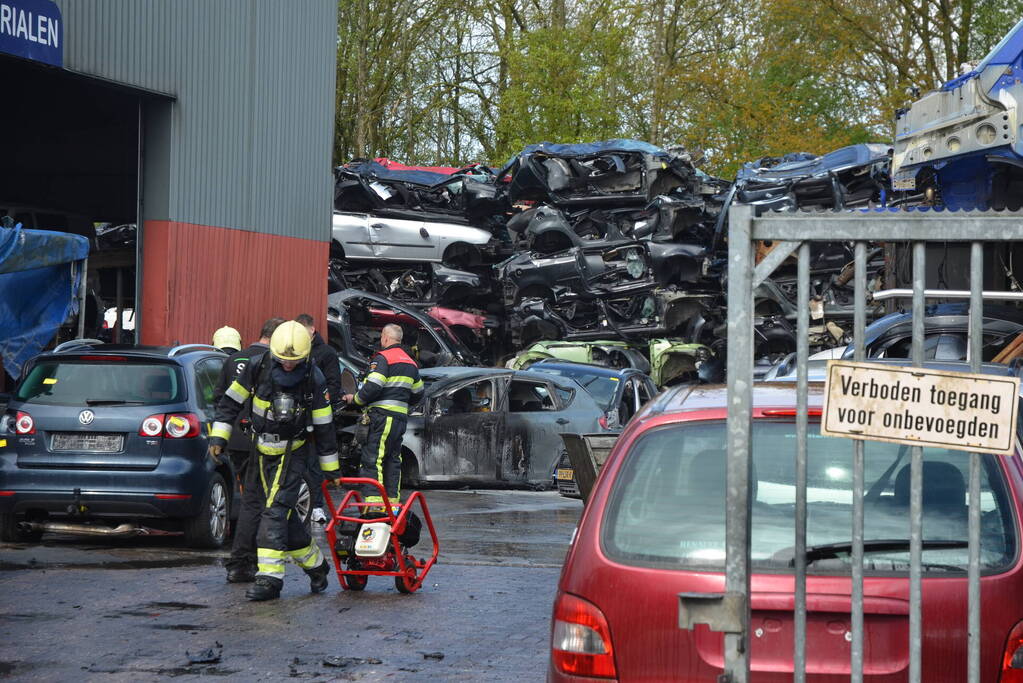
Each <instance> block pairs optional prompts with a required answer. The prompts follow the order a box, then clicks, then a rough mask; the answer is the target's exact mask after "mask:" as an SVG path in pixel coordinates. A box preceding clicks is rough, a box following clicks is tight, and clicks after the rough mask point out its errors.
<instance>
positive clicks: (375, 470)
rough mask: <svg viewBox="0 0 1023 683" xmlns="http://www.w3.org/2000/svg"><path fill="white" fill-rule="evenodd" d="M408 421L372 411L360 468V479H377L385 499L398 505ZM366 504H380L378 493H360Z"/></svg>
mask: <svg viewBox="0 0 1023 683" xmlns="http://www.w3.org/2000/svg"><path fill="white" fill-rule="evenodd" d="M407 424H408V419H407V418H406V417H405V416H404V415H402V414H400V413H392V412H391V411H388V410H379V409H375V408H371V409H370V411H369V438H367V439H366V443H364V444H363V445H362V468H361V469H360V470H359V476H360V477H365V478H367V479H376V480H377V481H379V482H380V483H382V484H383V485H384V489H385V490H386V491H387V498H388V499H389V500H391V501H392V502H394V503H397V502H399V501H401V440H402V437H403V436H404V435H405V427H406V425H407ZM363 495H364V496H366V501H367V502H371V503H372V502H378V501H380V492H379V491H378V490H377V489H372V490H371V489H369V488H368V487H367V489H366V490H365V491H363Z"/></svg>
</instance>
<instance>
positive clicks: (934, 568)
mask: <svg viewBox="0 0 1023 683" xmlns="http://www.w3.org/2000/svg"><path fill="white" fill-rule="evenodd" d="M725 441H726V431H725V423H724V422H690V423H686V424H680V425H672V426H667V427H661V428H658V429H655V430H651V431H650V432H649V433H647V434H645V435H643V436H641V437H640V438H639V439H638V440H637V441H636V442H635V443H634V444H633V446H632V447H631V449H630V450H629V452H628V453H627V454H626V457H625V461H624V462H623V463H622V468H621V470H620V471H619V473H618V475H617V477H616V481H615V483H614V487H613V489H612V492H611V497H610V500H609V502H608V505H607V508H606V510H605V513H604V519H603V523H602V532H601V533H602V541H603V547H604V551H605V552H606V553H607V555H608V556H609V557H610V558H612V559H614V560H616V561H618V562H622V563H625V564H633V565H640V566H653V567H666V568H679V569H681V568H687V569H688V568H693V569H712V570H713V569H723V568H724V560H725V446H724V444H725ZM795 452H796V435H795V425H794V423H790V422H779V421H769V420H760V421H756V422H754V426H753V479H752V482H754V483H753V486H754V494H755V499H754V503H753V516H752V545H751V553H752V562H753V566H754V568H756V569H760V570H782V571H784V570H786V569H787V570H790V571H791V570H792V567H793V566H794V565H793V562H794V543H795V528H794V521H793V520H794V516H795V491H796V489H795V462H794V461H795ZM852 452H853V446H852V442H851V441H849V440H846V439H836V438H830V437H823V436H820V435H819V434H815V433H814V429H813V428H812V427H811V429H810V436H809V440H808V461H807V520H808V521H807V541H806V542H807V547H808V549H810V550H811V551H812V552H811V553H808V558H809V560H810V564H809V571H810V572H811V573H827V572H828V571H829V570H831V571H837V572H848V571H849V566H850V551H849V550H848V549H846V548H844V547H843V545H844V544H848V543H851V541H852V535H851V530H852ZM970 457H971V456H969V455H968V454H966V453H963V452H959V451H949V450H944V449H938V448H925V449H924V469H923V507H924V517H923V534H924V543H925V548H924V552H923V570H924V571H928V572H938V573H940V572H955V571H958V570H960V569H961V570H963V571H965V569H966V566H967V561H968V554H967V548H966V547H965V543H966V540H967V538H968V535H967V514H968V506H967V485H966V482H967V481H968V476H969V475H968V472H969V458H970ZM909 461H910V454H909V448H908V447H904V446H899V445H897V444H888V443H878V442H870V441H868V442H866V443H865V448H864V464H865V466H864V477H865V489H864V490H865V495H864V526H865V534H864V539H865V547H866V551H865V564H864V569H865V570H867V571H874V572H908V571H909V536H910V531H909V475H910V465H909ZM982 463H983V466H982V468H981V512H982V517H981V519H982V522H981V524H982V530H981V533H982V536H981V567H982V569H983V570H984V571H985V572H993V571H998V570H1001V569H1004V568H1007V567H1008V566H1010V565H1011V564H1012V562H1013V561H1014V558H1015V556H1016V549H1017V538H1018V536H1017V532H1016V523H1015V519H1014V515H1013V513H1012V506H1011V505H1010V502H1009V497H1008V493H1007V487H1006V483H1005V481H1004V473H1003V471H1002V469H1001V467H1000V466H999V463H998V461H997V459H996V457H995V456H983V458H982ZM902 540H905V547H902V546H901V545H900V541H902ZM881 541H891V543H881ZM928 541H945V542H947V543H935V544H932V545H933V546H934V547H931V548H928V547H926V546H927V542H928ZM872 542H873V543H872ZM957 542H960V543H959V544H961V545H962V547H949V546H956V545H957ZM872 546H873V547H872Z"/></svg>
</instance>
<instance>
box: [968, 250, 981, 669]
mask: <svg viewBox="0 0 1023 683" xmlns="http://www.w3.org/2000/svg"><path fill="white" fill-rule="evenodd" d="M983 247H984V245H983V243H981V242H973V243H972V244H971V245H970V345H969V349H970V370H971V371H972V372H980V364H981V362H982V361H983V360H984V358H983V349H984V301H983V292H982V288H983V284H984V251H983ZM969 458H970V484H969V487H970V488H969V491H970V492H969V507H970V517H969V533H968V535H967V538H968V539H969V554H970V556H969V578H968V581H967V594H968V600H967V633H968V634H969V635H968V638H967V664H966V671H967V680H968V683H980V458H981V455H980V454H979V453H970V454H969Z"/></svg>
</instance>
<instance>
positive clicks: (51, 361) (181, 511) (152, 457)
mask: <svg viewBox="0 0 1023 683" xmlns="http://www.w3.org/2000/svg"><path fill="white" fill-rule="evenodd" d="M225 358H226V356H225V355H224V354H223V353H221V352H220V351H218V350H217V349H215V348H213V347H211V346H204V345H187V346H178V347H175V348H167V347H152V346H148V347H147V346H115V345H110V344H95V345H94V344H90V343H89V342H87V341H82V340H76V341H73V342H67V343H65V344H62V345H60V346H58V347H57V348H56V349H54V350H53V351H52V352H49V353H44V354H41V355H39V356H37V357H36V358H34V359H33V360H32V361H31V362H30V363H29V365H28V366H26V368H25V370H24V372H23V373H22V377H21V380H20V381H19V382H18V384H17V386H16V387H15V389H14V393H13V394H12V395H11V396H10V400H9V403H8V404H7V409H6V412H5V414H4V416H3V418H2V419H0V539H2V540H4V541H15V540H31V539H33V538H38V537H39V536H40V535H41V534H42V533H43V532H66V533H78V534H88V535H97V536H131V535H139V534H145V533H152V532H154V531H155V532H160V531H165V532H166V531H177V532H184V536H185V540H186V542H187V543H188V544H189V545H192V546H195V547H204V548H215V547H219V546H221V545H223V544H224V542H225V540H226V539H227V537H228V534H229V527H230V518H231V516H232V515H231V509H232V502H233V500H234V499H235V498H236V496H234V495H233V494H234V491H235V488H236V486H235V481H236V479H235V476H234V472H233V471H232V469H231V465H230V463H229V462H228V458H222V461H223V462H222V464H220V465H215V464H214V463H213V461H212V459H211V458H209V457H208V456H207V455H206V449H207V425H209V424H210V423H211V422H212V420H213V416H214V405H213V389H214V386H215V384H216V381H217V377H218V375H219V373H220V367H221V365H222V364H223V362H224V359H225Z"/></svg>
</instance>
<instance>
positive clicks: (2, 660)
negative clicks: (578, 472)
mask: <svg viewBox="0 0 1023 683" xmlns="http://www.w3.org/2000/svg"><path fill="white" fill-rule="evenodd" d="M426 496H427V499H428V502H429V504H430V506H431V512H432V514H433V518H434V522H435V524H436V525H437V531H438V535H439V537H440V546H441V553H440V560H439V562H438V564H437V566H436V567H434V568H433V569H432V570H431V571H430V574H429V576H428V577H427V580H426V583H425V584H424V586H423V588H422V589H421V590H420V591H418V592H416V593H415V594H413V595H402V594H400V593H398V592H397V591H396V590H395V588H394V585H393V581H392V579H390V578H389V577H370V579H369V585H368V587H367V588H366V591H365V592H363V593H357V592H348V593H342V592H341V591H340V588H339V587H338V584H337V580H336V576H335V575H333V574H332V575H331V577H330V578H331V586H330V588H329V589H328V591H327V592H326V593H324V594H320V595H311V594H309V592H308V580H307V579H306V577H305V575H304V574H302V573H301V572H300V571H299V570H298V569H297V568H296V567H294V566H289V568H288V574H287V577H286V578H285V587H284V593H283V596H282V599H281V600H278V601H274V602H269V603H251V602H249V601H247V600H246V599H245V597H244V592H245V586H244V585H230V584H227V583H225V582H224V571H223V569H222V567H221V566H220V565H221V562H222V560H223V558H224V557H226V555H227V553H226V552H224V551H216V552H203V551H195V550H190V549H187V548H182V547H180V544H179V542H178V541H177V540H176V539H175V538H167V537H152V538H137V539H119V540H105V539H104V540H93V539H83V538H73V537H70V536H51V537H47V538H46V539H44V541H43V542H42V543H40V544H0V596H2V598H0V678H7V677H9V678H11V679H19V680H25V679H27V680H42V681H50V680H52V681H63V680H68V679H71V678H74V679H78V680H123V681H128V680H132V681H137V680H156V679H163V678H167V677H174V678H176V679H180V680H189V679H191V678H197V677H209V676H215V677H219V678H226V679H228V680H231V679H234V680H280V679H283V678H303V679H310V680H324V681H325V680H363V681H376V680H395V681H399V680H400V681H406V680H409V681H419V680H423V681H425V680H454V681H463V680H464V681H469V680H472V681H477V680H487V681H504V680H507V681H512V680H515V681H531V680H542V679H543V677H544V674H545V671H546V665H547V639H548V635H549V619H550V608H551V603H552V601H553V598H554V592H555V589H556V585H557V579H558V574H559V568H560V565H561V562H562V560H563V558H564V554H565V551H566V550H567V548H568V542H569V539H570V538H571V535H572V530H573V528H574V527H575V524H576V522H577V521H578V518H579V514H580V512H581V511H582V504H581V502H579V501H576V500H569V499H566V498H562V497H559V496H558V495H557V494H556V493H553V492H540V493H536V492H528V491H499V490H492V491H427V492H426ZM429 549H430V548H429V544H428V541H426V536H425V534H424V542H423V543H422V544H420V546H417V548H416V549H415V552H416V554H417V555H420V556H422V555H427V554H428V553H429ZM198 660H210V661H198Z"/></svg>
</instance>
